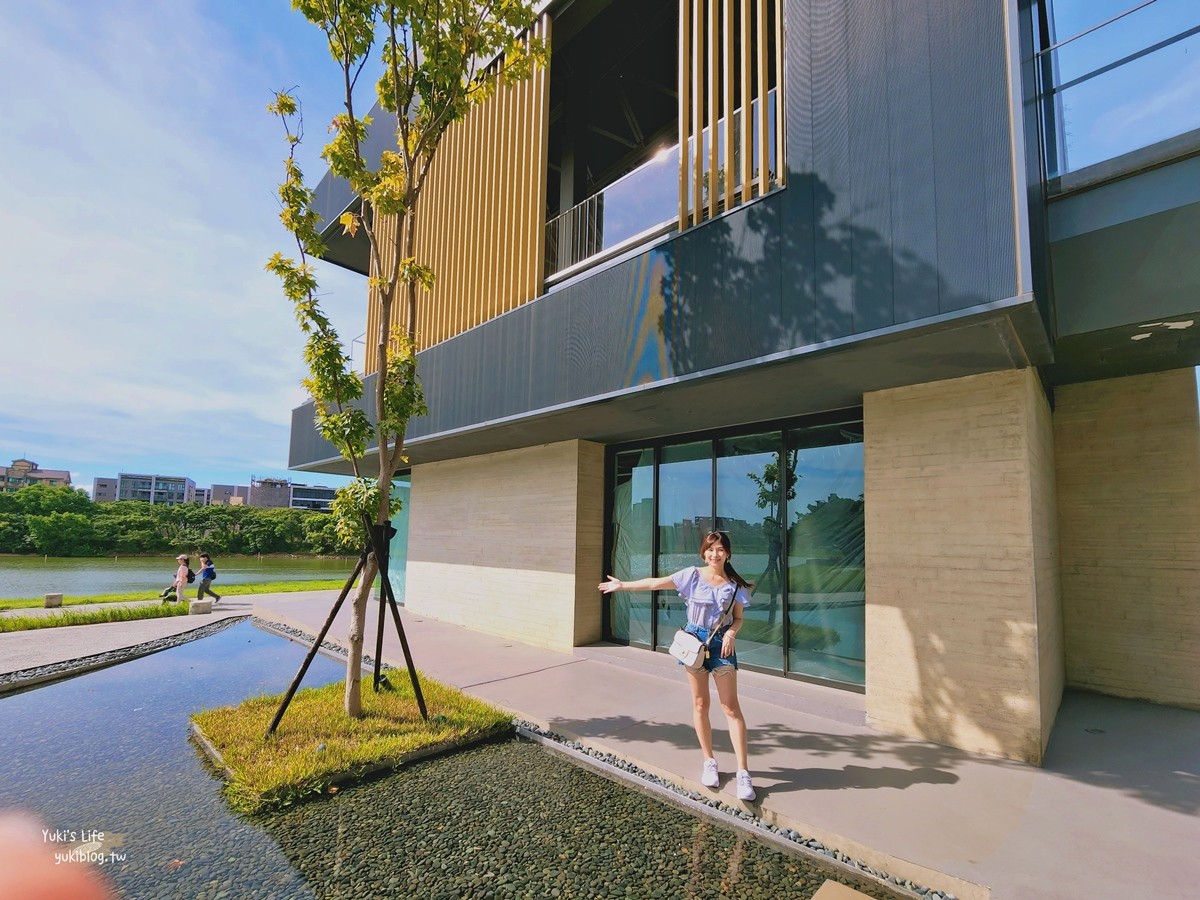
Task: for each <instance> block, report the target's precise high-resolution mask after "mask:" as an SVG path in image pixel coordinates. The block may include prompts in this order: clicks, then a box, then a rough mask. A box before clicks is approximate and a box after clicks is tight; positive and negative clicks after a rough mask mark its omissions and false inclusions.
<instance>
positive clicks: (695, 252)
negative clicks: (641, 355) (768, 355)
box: [673, 213, 745, 375]
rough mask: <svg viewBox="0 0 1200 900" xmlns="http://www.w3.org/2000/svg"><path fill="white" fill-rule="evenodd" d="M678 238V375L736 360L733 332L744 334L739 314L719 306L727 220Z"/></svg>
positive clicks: (727, 241) (725, 251) (738, 340)
mask: <svg viewBox="0 0 1200 900" xmlns="http://www.w3.org/2000/svg"><path fill="white" fill-rule="evenodd" d="M734 215H739V214H738V213H734ZM741 215H744V213H742V214H741ZM684 237H685V238H686V240H684V239H680V240H679V241H677V244H678V245H679V246H678V247H677V248H676V253H677V257H676V259H677V261H678V263H679V273H678V277H677V281H676V285H677V288H676V289H677V292H678V293H677V296H676V303H675V307H674V310H673V312H674V315H675V334H674V337H675V348H676V360H677V363H678V369H679V374H681V375H683V374H690V373H692V372H700V371H703V370H704V369H709V368H712V367H713V366H722V365H725V364H727V363H730V362H733V361H734V359H736V358H738V356H737V350H736V349H735V344H736V343H739V342H740V343H743V344H744V341H742V340H741V338H739V336H738V334H737V332H739V331H742V332H744V331H745V326H744V324H742V320H741V318H740V315H739V314H740V312H741V311H740V310H737V309H731V308H729V305H728V304H725V303H724V302H723V301H724V294H725V279H724V262H725V260H726V258H727V257H728V256H729V222H728V217H726V218H721V219H717V220H715V221H713V222H711V223H709V224H708V225H705V226H704V227H702V228H697V229H695V230H694V232H693V233H691V234H687V235H685V236H684Z"/></svg>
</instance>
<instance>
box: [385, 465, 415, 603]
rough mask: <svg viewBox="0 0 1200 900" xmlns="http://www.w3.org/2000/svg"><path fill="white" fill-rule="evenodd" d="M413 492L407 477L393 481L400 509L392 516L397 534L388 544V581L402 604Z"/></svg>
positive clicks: (393, 490)
mask: <svg viewBox="0 0 1200 900" xmlns="http://www.w3.org/2000/svg"><path fill="white" fill-rule="evenodd" d="M411 494H412V482H411V481H410V480H409V479H408V478H407V477H403V478H399V479H397V480H396V481H393V482H392V496H393V497H394V498H396V499H397V500H399V501H400V511H399V512H398V513H396V515H394V516H392V527H393V528H395V529H396V535H395V537H393V538H392V542H391V543H390V544H389V545H388V581H390V582H391V583H392V594H393V595H395V597H396V602H397V603H400V604H403V603H404V585H405V578H404V574H405V568H406V566H407V565H408V498H409V496H410V495H411Z"/></svg>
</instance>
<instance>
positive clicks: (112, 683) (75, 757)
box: [0, 622, 343, 898]
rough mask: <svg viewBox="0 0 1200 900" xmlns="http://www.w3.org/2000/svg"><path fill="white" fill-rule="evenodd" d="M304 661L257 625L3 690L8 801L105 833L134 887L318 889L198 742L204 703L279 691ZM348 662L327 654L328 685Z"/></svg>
mask: <svg viewBox="0 0 1200 900" xmlns="http://www.w3.org/2000/svg"><path fill="white" fill-rule="evenodd" d="M302 659H303V649H302V648H301V647H299V646H298V645H296V644H293V643H290V642H288V641H285V640H283V639H281V638H279V637H276V636H274V635H270V634H267V633H265V632H263V631H261V630H259V629H257V628H255V627H254V626H252V625H250V624H249V623H248V622H243V623H241V624H238V625H234V626H232V627H230V628H228V629H226V630H225V631H222V632H220V633H218V634H215V635H212V636H210V637H207V638H205V639H203V640H198V641H193V642H191V643H188V644H183V645H181V646H178V647H173V648H171V649H169V650H165V651H163V652H161V653H156V654H153V655H151V656H146V657H142V658H140V659H136V660H131V661H130V662H127V663H122V664H121V665H118V666H113V667H111V668H108V669H103V670H100V671H97V672H92V673H89V674H86V675H82V676H80V677H78V678H72V679H69V680H67V681H61V682H57V683H55V684H51V685H47V686H45V687H41V688H37V689H36V690H32V691H27V692H25V693H22V694H17V695H13V696H8V697H4V698H0V759H3V760H4V761H5V767H6V770H7V773H8V775H9V777H8V778H7V779H6V780H5V782H6V783H5V791H4V799H3V805H4V806H6V807H20V808H23V809H26V810H29V811H31V812H33V813H34V814H36V815H37V816H38V817H39V818H41V819H42V820H43V821H44V822H45V824H46V826H47V827H49V828H51V829H63V830H66V831H71V830H74V831H77V832H82V831H86V830H98V831H103V832H104V833H105V834H106V836H108V837H107V842H106V845H105V846H106V848H107V847H109V846H112V841H114V840H115V841H117V842H118V843H119V850H118V853H120V854H123V855H124V859H123V860H120V861H118V860H114V861H113V862H112V863H111V864H109V865H106V866H105V867H104V868H105V871H106V872H107V874H108V875H109V877H110V878H111V879H112V880H113V881H114V883H115V884H116V885H117V887H118V889H119V890H120V891H121V894H122V896H124V897H129V898H140V897H145V898H163V897H195V896H197V895H198V894H200V893H202V892H207V893H209V895H210V896H215V895H216V894H217V893H219V892H220V891H221V890H226V891H229V894H228V896H230V897H250V896H253V897H280V898H296V897H310V896H314V895H313V894H312V892H311V891H309V889H308V888H307V887H306V886H305V884H304V880H303V879H302V878H301V877H300V876H299V875H297V873H296V872H295V870H294V869H293V867H292V865H291V863H290V862H289V861H288V859H287V857H286V856H285V855H283V854H282V853H280V851H279V848H278V847H277V846H276V845H275V843H274V841H272V840H271V839H270V837H269V836H268V835H266V834H264V833H263V831H262V830H261V829H260V828H258V827H256V826H255V825H253V824H250V823H248V822H246V821H244V820H241V819H239V818H237V817H236V816H234V815H233V814H232V813H230V812H229V810H228V808H227V806H226V805H225V802H224V800H223V798H222V797H221V794H220V787H221V783H220V781H219V780H218V779H217V778H216V777H214V776H213V775H212V774H211V773H210V772H209V771H208V769H207V768H206V766H205V764H204V763H203V762H202V760H201V759H200V758H199V756H198V754H196V753H195V752H194V751H193V750H192V748H191V745H190V744H189V743H188V716H189V715H190V714H191V713H192V712H194V711H197V710H200V709H204V708H207V707H212V706H221V705H225V704H230V703H238V702H241V701H242V700H243V699H245V698H246V697H249V696H252V695H254V694H262V693H277V692H280V691H282V690H284V689H285V688H286V687H287V684H288V681H289V679H290V678H291V676H292V675H293V674H295V671H296V669H297V668H298V667H299V665H300V661H301V660H302ZM342 672H343V667H342V666H341V665H340V664H339V663H336V662H334V661H333V660H330V659H327V658H325V657H323V656H318V657H317V658H316V659H315V660H314V662H313V665H312V668H311V669H310V670H309V673H308V675H307V676H306V678H305V684H306V685H310V686H316V685H318V684H324V683H327V682H329V681H331V680H335V679H337V678H340V677H341V675H342Z"/></svg>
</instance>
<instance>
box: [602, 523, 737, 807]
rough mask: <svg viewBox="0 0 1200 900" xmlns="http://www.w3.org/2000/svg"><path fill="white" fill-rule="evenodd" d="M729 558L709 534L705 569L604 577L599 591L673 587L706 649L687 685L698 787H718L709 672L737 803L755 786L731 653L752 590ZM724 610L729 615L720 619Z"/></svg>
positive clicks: (721, 539) (720, 536) (716, 534)
mask: <svg viewBox="0 0 1200 900" xmlns="http://www.w3.org/2000/svg"><path fill="white" fill-rule="evenodd" d="M732 555H733V553H732V551H731V549H730V545H729V537H728V535H726V534H725V533H724V532H721V531H712V532H709V533H708V534H707V535H706V536H705V538H704V541H703V543H701V545H700V557H701V558H702V559H703V560H704V562H705V565H704V566H690V567H688V568H686V569H680V570H679V571H678V572H676V573H675V574H674V575H668V576H666V577H664V578H639V579H638V580H637V581H621V580H620V579H618V578H614V577H613V576H612V575H609V576H608V580H607V581H605V582H604V583H603V584H600V585H599V588H600V590H601V591H602V592H604V593H606V594H611V593H613V592H614V591H663V590H670V589H672V588H674V589H675V590H676V591H678V592H679V596H680V597H682V598H683V599H684V601H685V602H686V603H687V618H688V623H687V630H688V631H690V632H692V634H694V635H696V636H697V637H698V638H700V640H702V641H704V642H705V643H706V644H707V645H708V659H707V660H705V663H704V668H703V669H700V670H698V671H694V672H693V671H691V670H688V679H689V680H690V681H691V685H692V706H693V709H692V723H693V725H694V726H695V728H696V737H697V738H698V739H699V741H700V750H701V751H702V752H703V753H704V768H703V770H702V772H701V775H700V782H701V784H703V785H704V786H705V787H717V786H718V785H719V784H720V781H721V779H720V774H719V770H718V768H717V760H716V759H715V758H714V757H713V748H712V725H711V724H710V722H709V718H708V712H709V706H710V697H711V695H710V691H709V686H708V674H709V672H711V673H712V675H713V680H714V681H716V683H717V696H718V697H719V698H720V700H721V708H722V709H723V710H724V711H725V719H726V720H727V721H728V723H729V738H730V740H731V741H732V742H733V752H734V755H735V756H736V757H737V767H738V768H737V776H736V778H737V797H738V799H739V800H753V799H754V784H753V782H752V781H751V779H750V772H749V771H748V769H749V753H748V751H747V743H748V742H747V737H746V720H745V719H744V718H743V717H742V707H741V704H740V703H738V695H737V654H736V653H735V652H734V649H735V641H736V639H737V633H738V629H739V628H741V627H742V609H743V608H744V607H746V606H749V605H750V590H749V589H750V588H751V587H753V585H751V584H750V583H749V582H747V581H746V579H744V578H743V577H742V576H741V575H739V574H738V573H737V572H736V571H734V568H733V566H732V565H730V564H729V558H730V557H731V556H732ZM731 601H732V602H731ZM724 610H728V611H727V612H725V614H724V615H722V611H724Z"/></svg>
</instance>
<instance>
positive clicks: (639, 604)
mask: <svg viewBox="0 0 1200 900" xmlns="http://www.w3.org/2000/svg"><path fill="white" fill-rule="evenodd" d="M613 485H614V487H613V512H612V523H611V526H612V560H611V563H612V564H611V566H610V567H609V572H611V573H612V574H614V575H616V576H617V577H618V578H621V579H624V580H629V581H634V580H636V579H638V578H648V577H649V576H650V575H652V574H654V573H653V572H652V571H651V565H650V563H651V560H652V559H653V553H654V544H653V540H654V453H653V451H651V450H632V451H629V452H626V453H618V454H617V456H616V472H615V477H614V478H613ZM606 574H607V573H606ZM651 606H652V601H651V596H650V594H647V593H644V592H643V593H630V592H628V591H618V592H617V593H614V594H610V595H609V626H610V628H611V629H612V636H613V637H614V638H616V639H618V640H627V641H629V642H630V643H634V644H646V645H649V644H650V641H651V636H650V609H651Z"/></svg>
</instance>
